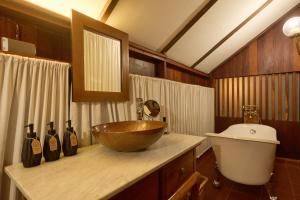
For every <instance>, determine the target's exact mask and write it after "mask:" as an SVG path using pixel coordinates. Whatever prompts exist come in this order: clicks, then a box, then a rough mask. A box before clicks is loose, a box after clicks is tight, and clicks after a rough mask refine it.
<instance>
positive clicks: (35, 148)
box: [31, 139, 42, 155]
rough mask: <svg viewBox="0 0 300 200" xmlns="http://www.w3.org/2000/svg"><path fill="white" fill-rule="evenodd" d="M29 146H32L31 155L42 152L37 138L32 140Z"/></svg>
mask: <svg viewBox="0 0 300 200" xmlns="http://www.w3.org/2000/svg"><path fill="white" fill-rule="evenodd" d="M31 148H32V153H33V155H36V154H40V153H42V148H41V143H40V141H38V140H37V139H33V140H32V142H31Z"/></svg>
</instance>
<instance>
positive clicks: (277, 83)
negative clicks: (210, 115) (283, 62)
mask: <svg viewBox="0 0 300 200" xmlns="http://www.w3.org/2000/svg"><path fill="white" fill-rule="evenodd" d="M299 77H300V72H294V73H284V74H272V75H260V76H247V77H237V78H223V79H214V82H216V83H218V84H220V83H221V85H222V86H218V87H216V85H215V93H216V96H217V97H220V98H216V104H217V105H218V106H217V107H216V109H217V110H216V116H217V117H221V116H222V117H240V116H241V115H240V114H239V113H240V112H241V108H242V106H243V105H256V106H258V108H259V113H260V116H261V118H262V119H266V120H278V119H280V120H289V121H299V118H298V111H299V103H298V102H299V99H297V98H298V97H299V93H300V91H299V89H298V88H300V81H298V79H299ZM282 78H283V80H282ZM235 79H236V80H239V81H235ZM235 84H237V85H236V86H235ZM240 87H241V88H240ZM234 88H238V89H234ZM256 88H258V89H256ZM240 92H241V93H242V94H241V95H240ZM235 97H239V98H237V99H238V100H237V101H236V99H235ZM239 99H241V103H240V102H239ZM282 102H284V103H282ZM235 110H236V111H237V112H235Z"/></svg>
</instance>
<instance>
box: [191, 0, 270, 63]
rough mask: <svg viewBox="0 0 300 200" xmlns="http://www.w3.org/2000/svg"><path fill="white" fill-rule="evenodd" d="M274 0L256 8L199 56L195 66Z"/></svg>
mask: <svg viewBox="0 0 300 200" xmlns="http://www.w3.org/2000/svg"><path fill="white" fill-rule="evenodd" d="M272 1H273V0H268V1H266V2H265V3H264V4H263V5H262V6H260V7H259V8H258V9H256V10H255V11H254V12H253V13H252V14H251V15H250V16H249V17H247V19H245V20H244V21H243V22H242V23H240V24H239V25H238V26H237V27H235V28H234V29H233V30H232V31H231V32H230V33H228V34H227V35H226V36H225V37H224V38H223V39H222V40H220V41H219V42H218V43H217V44H216V45H215V46H213V47H212V48H211V49H210V50H209V51H207V52H206V53H205V54H204V55H203V56H202V57H201V58H199V59H198V60H197V61H196V62H195V63H194V64H193V65H192V68H195V67H196V66H197V65H198V64H199V63H201V62H202V61H203V60H204V59H205V58H207V57H208V56H209V55H210V54H211V53H212V52H214V51H215V50H216V49H217V48H218V47H219V46H221V45H222V44H223V43H224V42H225V41H226V40H228V39H229V38H230V37H231V36H232V35H233V34H235V33H236V32H237V31H238V30H240V29H241V28H242V27H243V26H244V25H245V24H247V23H248V22H249V21H250V20H251V19H252V18H254V17H255V16H256V15H257V14H258V13H260V12H261V11H262V10H263V9H264V8H266V7H267V6H268V5H269V4H270V3H271V2H272Z"/></svg>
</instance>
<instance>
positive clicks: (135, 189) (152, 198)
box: [110, 171, 159, 200]
mask: <svg viewBox="0 0 300 200" xmlns="http://www.w3.org/2000/svg"><path fill="white" fill-rule="evenodd" d="M141 199H143V200H157V199H159V173H158V171H156V172H154V173H152V174H150V175H149V176H147V177H145V178H143V179H142V180H140V181H139V182H137V183H135V184H133V185H132V186H131V187H129V188H127V189H125V190H124V191H122V192H120V193H119V194H117V195H116V196H114V197H112V198H111V199H110V200H141Z"/></svg>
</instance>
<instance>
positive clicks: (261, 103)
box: [211, 5, 300, 159]
mask: <svg viewBox="0 0 300 200" xmlns="http://www.w3.org/2000/svg"><path fill="white" fill-rule="evenodd" d="M299 15H300V6H299V5H298V6H296V7H295V8H294V9H292V10H291V11H290V12H289V13H288V14H286V15H285V16H283V17H282V18H281V19H279V21H277V22H276V23H275V24H273V25H272V26H271V27H269V28H268V29H267V30H266V31H265V32H264V33H262V34H261V35H259V36H258V37H257V38H255V39H254V40H252V41H251V42H250V43H249V44H248V45H246V46H245V47H244V48H242V49H241V50H239V51H238V52H237V53H236V54H235V55H233V56H232V57H231V58H229V59H228V60H227V61H225V62H224V63H222V64H221V65H220V66H218V67H217V68H216V69H215V70H214V71H213V72H212V73H211V75H212V78H213V87H214V88H215V92H216V94H215V95H216V102H215V103H216V105H215V106H216V121H215V130H216V132H221V131H223V130H225V129H226V128H227V127H228V126H230V125H232V124H236V123H242V122H243V120H242V112H241V111H242V105H249V104H254V105H258V107H259V114H260V116H261V118H262V123H263V124H266V125H269V126H271V127H274V128H275V129H276V131H277V137H278V139H279V140H280V145H279V146H278V148H277V155H278V156H281V157H288V158H295V159H300V116H299V115H300V114H299V113H300V96H299V93H300V55H299V54H298V53H297V50H296V41H295V40H296V39H293V38H288V37H286V36H285V35H284V34H283V33H282V26H283V24H284V22H285V21H286V20H287V19H289V18H291V17H293V16H299Z"/></svg>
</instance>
